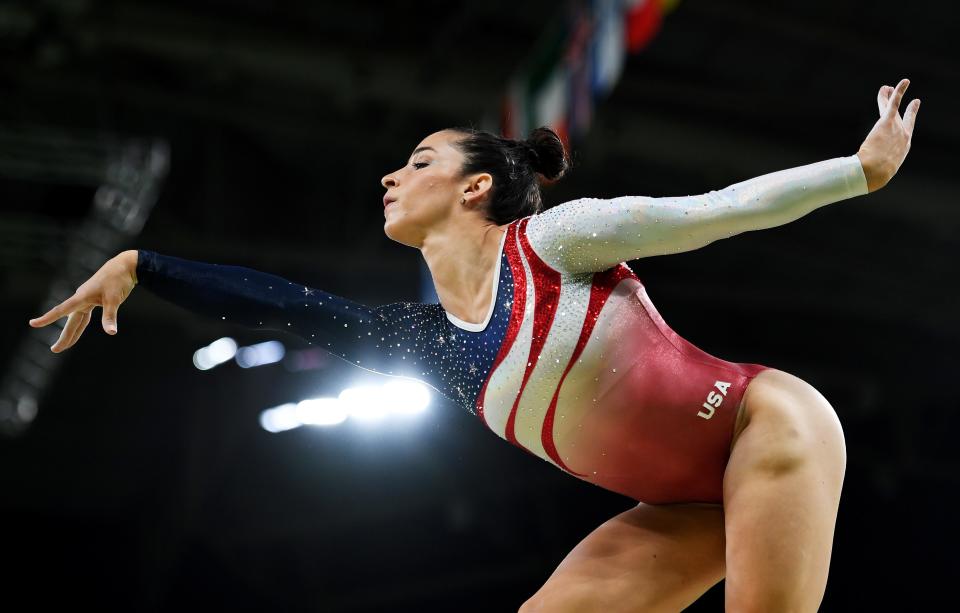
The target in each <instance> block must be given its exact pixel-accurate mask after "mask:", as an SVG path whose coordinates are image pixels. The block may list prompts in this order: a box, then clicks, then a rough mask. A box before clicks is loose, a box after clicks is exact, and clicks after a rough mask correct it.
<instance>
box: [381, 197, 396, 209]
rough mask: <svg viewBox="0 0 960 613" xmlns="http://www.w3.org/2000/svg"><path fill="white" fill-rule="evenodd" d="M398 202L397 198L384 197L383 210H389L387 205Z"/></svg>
mask: <svg viewBox="0 0 960 613" xmlns="http://www.w3.org/2000/svg"><path fill="white" fill-rule="evenodd" d="M396 200H397V199H396V198H389V197H387V196H384V197H383V208H387V205H388V204H390V203H391V202H396Z"/></svg>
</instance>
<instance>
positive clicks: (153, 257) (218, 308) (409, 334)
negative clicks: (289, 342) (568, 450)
mask: <svg viewBox="0 0 960 613" xmlns="http://www.w3.org/2000/svg"><path fill="white" fill-rule="evenodd" d="M137 254H138V255H137V270H136V275H137V283H138V285H141V286H143V287H145V288H147V289H149V290H150V291H151V292H152V293H153V294H155V295H156V296H158V297H160V298H163V299H164V300H166V301H168V302H172V303H174V304H176V305H178V306H180V307H183V308H185V309H187V310H189V311H192V312H195V313H199V314H201V315H205V316H208V317H212V318H215V319H219V320H222V321H227V322H232V323H235V324H238V325H240V326H243V327H246V328H254V329H265V330H280V331H284V332H288V333H290V334H294V335H296V336H298V337H300V338H302V339H304V340H306V341H307V342H308V343H309V344H311V345H316V346H318V347H321V348H322V349H325V350H327V351H329V352H330V353H332V354H334V355H336V356H338V357H340V358H343V359H344V360H347V361H349V362H350V363H351V364H354V365H356V366H359V367H361V368H365V369H368V370H371V371H374V372H377V373H380V374H386V375H399V376H407V377H412V378H415V379H420V380H422V381H424V382H425V383H427V384H428V385H430V386H432V387H434V388H435V389H437V390H438V391H440V392H441V393H442V394H444V395H447V396H448V397H450V396H449V393H450V392H449V390H445V387H446V385H445V384H444V382H443V381H442V380H441V378H440V371H439V369H438V368H437V366H438V364H439V362H440V361H442V360H443V359H444V358H445V357H446V356H443V355H439V354H438V352H442V351H443V348H442V347H441V348H437V347H436V346H435V344H434V343H432V342H431V340H432V339H434V338H436V337H437V335H442V334H443V330H442V326H443V321H444V317H443V311H442V308H441V307H440V305H439V304H421V303H414V302H398V303H391V304H387V305H383V306H378V307H373V308H371V307H367V306H364V305H362V304H360V303H357V302H353V301H351V300H347V299H346V298H342V297H340V296H336V295H334V294H331V293H328V292H325V291H323V290H320V289H315V288H311V287H307V286H305V285H302V284H299V283H294V282H292V281H288V280H287V279H284V278H282V277H278V276H276V275H272V274H269V273H265V272H260V271H258V270H253V269H251V268H246V267H243V266H232V265H225V264H208V263H204V262H196V261H193V260H186V259H183V258H178V257H174V256H169V255H161V254H159V253H156V252H153V251H148V250H145V249H139V250H137ZM451 399H453V398H451Z"/></svg>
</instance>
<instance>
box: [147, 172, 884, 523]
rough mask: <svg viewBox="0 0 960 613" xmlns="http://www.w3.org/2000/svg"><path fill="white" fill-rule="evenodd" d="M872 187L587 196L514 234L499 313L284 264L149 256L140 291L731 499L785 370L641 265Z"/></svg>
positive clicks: (820, 177)
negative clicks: (760, 416)
mask: <svg viewBox="0 0 960 613" xmlns="http://www.w3.org/2000/svg"><path fill="white" fill-rule="evenodd" d="M865 193H867V185H866V178H865V176H864V174H863V169H862V167H861V165H860V161H859V158H858V157H857V156H856V155H853V156H849V157H841V158H834V159H830V160H826V161H823V162H817V163H814V164H809V165H806V166H800V167H796V168H791V169H788V170H783V171H778V172H774V173H770V174H766V175H763V176H760V177H757V178H754V179H750V180H747V181H744V182H741V183H737V184H734V185H731V186H730V187H727V188H725V189H723V190H720V191H711V192H708V193H707V194H703V195H697V196H684V197H664V198H652V197H645V196H621V197H616V198H611V199H599V198H582V199H578V200H572V201H569V202H564V203H562V204H560V205H557V206H555V207H553V208H550V209H547V210H546V211H544V212H542V213H539V214H536V215H531V216H528V217H524V218H522V219H518V220H516V221H514V222H512V223H510V224H509V225H508V226H507V227H506V231H505V232H504V233H503V236H502V237H501V240H500V258H499V260H498V264H497V270H496V273H495V275H494V280H493V284H492V287H491V288H490V293H491V303H490V310H489V312H488V313H487V315H486V317H485V318H484V321H483V322H481V323H470V322H466V321H462V320H460V319H458V318H457V317H455V316H453V315H452V314H450V313H447V312H446V311H445V310H444V309H443V307H442V306H441V305H440V304H437V303H431V304H425V303H414V302H394V303H390V304H386V305H383V306H376V307H369V306H365V305H363V304H359V303H357V302H353V301H351V300H348V299H346V298H343V297H340V296H337V295H334V294H331V293H328V292H325V291H323V290H320V289H315V288H311V287H307V286H305V285H302V284H299V283H295V282H293V281H290V280H287V279H284V278H282V277H278V276H275V275H272V274H268V273H264V272H260V271H257V270H253V269H251V268H246V267H242V266H233V265H222V264H208V263H203V262H196V261H191V260H185V259H182V258H177V257H173V256H168V255H161V254H159V253H156V252H154V251H149V250H144V249H140V250H138V256H139V257H138V262H137V270H136V273H137V279H138V283H139V284H140V285H142V286H144V287H147V288H148V289H150V290H151V291H152V292H153V293H155V294H156V295H158V296H160V297H161V298H164V299H166V300H168V301H171V302H173V303H175V304H178V305H180V306H182V307H184V308H187V309H189V310H191V311H194V312H196V313H200V314H203V315H206V316H210V317H214V318H216V319H221V320H225V321H228V322H233V323H236V324H238V325H240V326H243V327H247V328H256V329H269V330H283V331H286V332H289V333H292V334H294V335H296V336H298V337H300V338H302V339H304V340H306V341H307V343H309V344H313V345H316V346H319V347H322V348H323V349H325V350H327V351H329V352H330V353H332V354H334V355H336V356H338V357H340V358H342V359H344V360H347V361H349V362H350V363H352V364H354V365H356V366H358V367H360V368H365V369H368V370H371V371H374V372H377V373H382V374H385V375H394V376H404V377H412V378H416V379H418V380H421V381H423V382H425V383H426V384H428V385H430V386H431V387H432V388H434V389H436V390H437V391H438V392H439V393H441V394H442V395H443V396H445V397H446V398H448V399H450V400H452V401H453V402H454V403H456V404H459V405H461V406H463V407H464V408H466V409H467V410H469V411H471V412H472V413H474V414H475V415H476V416H477V417H478V418H479V419H480V420H481V421H482V422H483V423H484V424H485V425H486V426H487V427H488V428H490V429H491V430H493V431H494V432H495V433H496V434H497V435H498V436H500V437H502V438H504V439H506V440H507V441H509V442H510V443H512V444H514V445H517V446H519V447H520V448H522V449H524V450H526V451H527V452H528V453H530V454H532V455H535V456H537V457H539V458H542V459H543V460H545V461H547V462H550V463H551V464H554V465H555V466H557V467H558V468H560V469H561V470H564V471H566V472H568V473H570V474H572V475H574V476H576V477H578V478H580V479H583V480H585V481H588V482H590V483H593V484H595V485H598V486H600V487H603V488H605V489H608V490H611V491H614V492H617V493H620V494H623V495H625V496H628V497H631V498H633V499H635V500H638V501H641V502H647V503H650V504H663V503H678V502H706V503H718V502H721V501H722V484H723V473H724V469H725V467H726V463H727V460H728V459H729V454H730V445H731V441H732V437H733V428H734V420H735V418H736V410H737V407H738V405H739V403H740V400H741V398H742V396H743V393H744V391H745V389H746V387H747V385H748V384H749V382H750V381H751V380H752V379H753V377H755V376H756V375H757V374H758V373H759V372H761V371H762V370H764V369H766V368H768V367H767V366H764V365H761V364H749V363H738V362H729V361H726V360H722V359H720V358H718V357H714V356H713V355H710V354H708V353H706V352H705V351H703V350H701V349H699V348H697V347H696V346H694V345H693V344H691V343H690V342H688V341H686V340H685V339H683V338H682V337H680V336H679V335H678V334H676V333H675V332H674V331H673V330H671V329H670V327H669V326H668V325H667V324H666V322H665V321H664V319H663V318H662V317H661V316H660V314H659V313H658V312H657V310H656V308H655V307H654V305H653V304H652V303H651V301H650V298H649V297H648V295H647V293H646V290H645V288H644V285H643V283H641V281H640V279H639V278H638V277H637V275H636V274H634V272H633V271H632V270H631V269H630V267H629V266H628V265H627V264H626V263H625V261H627V260H633V259H637V258H642V257H647V256H652V255H661V254H669V253H675V252H678V251H688V250H692V249H697V248H699V247H702V246H705V245H708V244H710V243H712V242H713V241H715V240H718V239H721V238H726V237H728V236H733V235H734V234H739V233H741V232H745V231H748V230H758V229H762V228H769V227H773V226H778V225H781V224H784V223H787V222H789V221H792V220H794V219H797V218H799V217H801V216H803V215H805V214H807V213H809V212H810V211H812V210H814V209H815V208H818V207H820V206H823V205H825V204H829V203H832V202H836V201H839V200H843V199H846V198H851V197H854V196H858V195H861V194H865Z"/></svg>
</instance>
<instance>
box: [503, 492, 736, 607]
mask: <svg viewBox="0 0 960 613" xmlns="http://www.w3.org/2000/svg"><path fill="white" fill-rule="evenodd" d="M725 545H726V541H725V537H724V521H723V507H722V506H721V505H717V504H672V505H649V504H643V503H641V504H639V505H637V506H636V507H633V508H631V509H629V510H627V511H624V512H623V513H620V514H619V515H617V516H616V517H614V518H612V519H610V520H608V521H606V522H605V523H603V524H602V525H601V526H600V527H599V528H597V529H596V530H594V531H593V532H591V533H590V534H588V535H587V536H586V538H584V539H583V540H582V541H580V543H579V544H577V546H576V547H574V548H573V550H572V551H571V552H570V553H569V554H567V556H566V557H565V558H564V559H563V561H562V562H560V565H559V566H558V567H557V569H556V570H555V571H554V572H553V574H552V575H550V577H549V578H548V579H547V582H546V583H545V584H544V585H543V587H541V588H540V589H539V590H538V591H537V593H536V594H534V595H533V596H531V597H530V599H528V600H527V601H526V602H525V603H524V604H523V606H522V607H521V608H520V613H533V612H539V611H544V612H550V613H574V612H576V613H587V612H593V611H598V612H599V611H604V612H608V613H616V612H624V613H626V612H628V611H629V612H631V613H633V612H636V611H644V612H660V611H663V612H671V613H675V612H677V611H681V610H683V609H684V608H686V607H687V606H689V605H690V604H691V603H692V602H693V601H694V600H696V599H697V598H699V597H700V596H701V595H702V594H703V593H704V592H706V591H707V590H708V589H710V587H712V586H713V585H715V584H716V583H717V582H719V581H720V580H721V579H723V577H724V573H725V570H726V567H725V562H724V558H725Z"/></svg>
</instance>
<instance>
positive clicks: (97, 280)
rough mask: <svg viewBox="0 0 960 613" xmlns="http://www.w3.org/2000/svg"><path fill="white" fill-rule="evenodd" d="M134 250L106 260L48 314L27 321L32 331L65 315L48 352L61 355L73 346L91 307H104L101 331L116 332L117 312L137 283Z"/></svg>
mask: <svg viewBox="0 0 960 613" xmlns="http://www.w3.org/2000/svg"><path fill="white" fill-rule="evenodd" d="M136 270H137V251H136V250H129V251H124V252H123V253H120V254H118V255H117V256H115V257H113V258H111V259H110V260H107V263H106V264H104V265H103V266H101V267H100V270H98V271H97V272H96V273H94V275H93V276H92V277H90V278H89V279H87V280H86V281H84V283H83V285H81V286H80V287H78V288H77V291H76V292H75V293H74V294H73V296H71V297H69V298H67V299H66V300H64V301H63V302H61V303H60V304H58V305H57V306H55V307H53V308H52V309H50V310H49V311H47V312H46V313H45V314H44V315H43V316H41V317H37V318H36V319H31V320H30V325H31V326H33V327H34V328H42V327H43V326H46V325H47V324H50V323H53V322H55V321H57V320H58V319H60V318H61V317H63V316H64V315H68V316H69V317H68V319H67V323H66V325H65V326H64V327H63V332H61V333H60V338H59V339H57V342H56V343H54V344H53V345H52V346H51V347H50V351H53V352H54V353H60V352H61V351H63V350H64V349H67V348H69V347H72V346H73V344H74V343H76V342H77V339H79V338H80V335H81V334H83V331H84V330H85V329H86V327H87V324H88V323H90V312H91V311H92V310H93V308H94V307H98V306H99V307H102V308H103V317H102V322H103V330H104V331H105V332H106V333H107V334H116V333H117V309H118V308H119V307H120V305H121V304H122V303H123V301H124V300H126V299H127V296H129V295H130V292H132V291H133V287H134V286H135V285H136V284H137V276H136Z"/></svg>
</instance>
